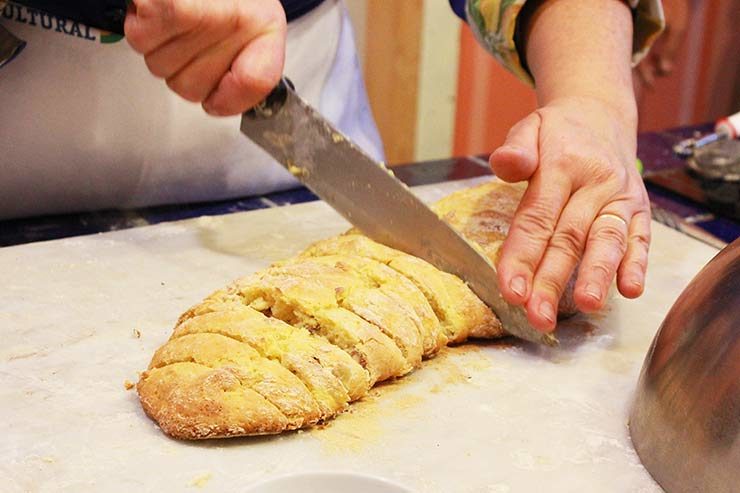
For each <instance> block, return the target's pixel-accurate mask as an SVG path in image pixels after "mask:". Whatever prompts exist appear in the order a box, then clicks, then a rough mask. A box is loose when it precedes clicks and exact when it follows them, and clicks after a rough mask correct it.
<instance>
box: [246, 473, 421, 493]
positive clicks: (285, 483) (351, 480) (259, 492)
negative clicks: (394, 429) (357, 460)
mask: <svg viewBox="0 0 740 493" xmlns="http://www.w3.org/2000/svg"><path fill="white" fill-rule="evenodd" d="M350 491H351V492H352V493H413V492H412V491H411V490H409V489H407V488H404V487H403V486H400V485H398V484H395V483H391V482H389V481H387V480H385V479H382V478H379V477H375V476H365V475H363V474H352V473H333V472H320V473H311V474H291V475H288V476H282V477H279V478H273V479H268V480H267V481H263V482H261V483H259V484H256V485H254V486H252V487H251V488H249V489H248V490H246V493H335V492H336V493H344V492H350Z"/></svg>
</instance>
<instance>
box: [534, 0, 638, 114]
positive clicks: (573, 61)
mask: <svg viewBox="0 0 740 493" xmlns="http://www.w3.org/2000/svg"><path fill="white" fill-rule="evenodd" d="M522 21H523V24H522V26H521V28H522V29H523V34H524V39H525V45H524V51H525V53H526V59H527V64H528V66H529V69H530V71H531V73H532V75H533V77H534V80H535V87H536V91H537V97H538V100H539V103H540V105H541V106H542V105H546V104H548V103H550V102H552V101H554V100H557V99H561V98H565V97H589V98H597V99H599V100H600V101H603V102H604V103H606V104H608V105H609V106H611V107H613V108H614V109H615V110H616V111H617V112H618V113H619V114H620V115H621V116H623V117H624V119H625V122H626V123H630V124H634V125H636V119H637V116H636V113H637V112H636V107H635V100H634V91H633V87H632V78H631V54H632V16H631V13H630V9H629V7H628V6H627V5H626V4H625V2H623V1H620V0H589V1H587V2H584V1H582V0H546V1H542V2H538V5H536V8H534V9H533V10H532V12H531V14H530V15H528V16H527V17H526V18H524V19H522Z"/></svg>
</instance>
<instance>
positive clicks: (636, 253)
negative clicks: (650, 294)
mask: <svg viewBox="0 0 740 493" xmlns="http://www.w3.org/2000/svg"><path fill="white" fill-rule="evenodd" d="M649 248H650V211H647V210H643V211H640V212H638V213H636V214H635V215H634V216H633V217H632V221H631V222H630V228H629V238H628V239H627V253H626V254H625V255H624V259H623V260H622V263H621V264H620V265H619V270H618V271H617V287H618V288H619V292H620V293H622V294H623V295H624V296H625V297H627V298H637V297H638V296H640V295H641V294H642V292H643V290H644V289H645V273H646V272H647V264H648V250H649Z"/></svg>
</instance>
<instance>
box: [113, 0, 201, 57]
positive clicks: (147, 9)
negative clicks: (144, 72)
mask: <svg viewBox="0 0 740 493" xmlns="http://www.w3.org/2000/svg"><path fill="white" fill-rule="evenodd" d="M206 5H207V2H202V3H201V2H194V1H184V2H183V1H181V2H172V1H167V0H136V2H135V5H133V4H131V5H130V6H129V8H128V10H127V12H126V19H125V21H124V25H123V31H124V33H125V35H126V41H127V42H128V43H129V45H131V47H132V48H133V49H134V50H135V51H137V52H138V53H141V54H144V55H146V54H147V53H150V52H152V51H153V50H155V49H157V48H158V47H160V46H163V45H164V44H166V43H167V42H169V41H171V40H173V39H175V38H177V37H178V36H180V35H182V34H185V33H189V32H191V31H193V30H195V29H196V28H197V27H198V26H201V25H202V20H203V17H204V16H205V12H206V11H205V8H206Z"/></svg>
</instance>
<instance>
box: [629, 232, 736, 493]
mask: <svg viewBox="0 0 740 493" xmlns="http://www.w3.org/2000/svg"><path fill="white" fill-rule="evenodd" d="M630 434H631V436H632V442H633V444H634V446H635V449H636V450H637V453H638V455H639V456H640V459H641V460H642V463H643V464H644V465H645V467H646V468H647V470H648V471H650V474H652V476H653V478H655V480H656V481H657V482H658V483H659V484H660V485H661V486H662V487H663V488H664V489H665V490H666V491H667V492H669V493H673V492H689V491H690V492H702V493H703V492H738V491H740V239H738V240H736V241H735V242H734V243H732V244H731V245H729V246H727V247H726V248H725V249H724V250H722V251H721V252H720V253H719V254H718V255H717V256H716V257H714V258H713V259H712V261H711V262H709V263H708V264H707V265H706V266H705V267H704V269H702V271H701V272H699V274H697V276H696V277H695V278H694V280H693V281H691V283H690V284H689V286H688V287H687V288H686V289H685V290H684V292H683V293H682V294H681V296H680V297H679V298H678V300H676V303H675V304H674V305H673V307H672V308H671V310H670V311H669V312H668V315H667V316H666V318H665V320H664V321H663V324H662V325H661V327H660V329H659V331H658V334H657V335H656V336H655V339H654V340H653V344H652V346H651V347H650V350H649V351H648V354H647V357H646V358H645V363H644V364H643V367H642V373H641V375H640V381H639V383H638V388H637V394H636V397H635V401H634V403H633V406H632V411H631V415H630Z"/></svg>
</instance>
